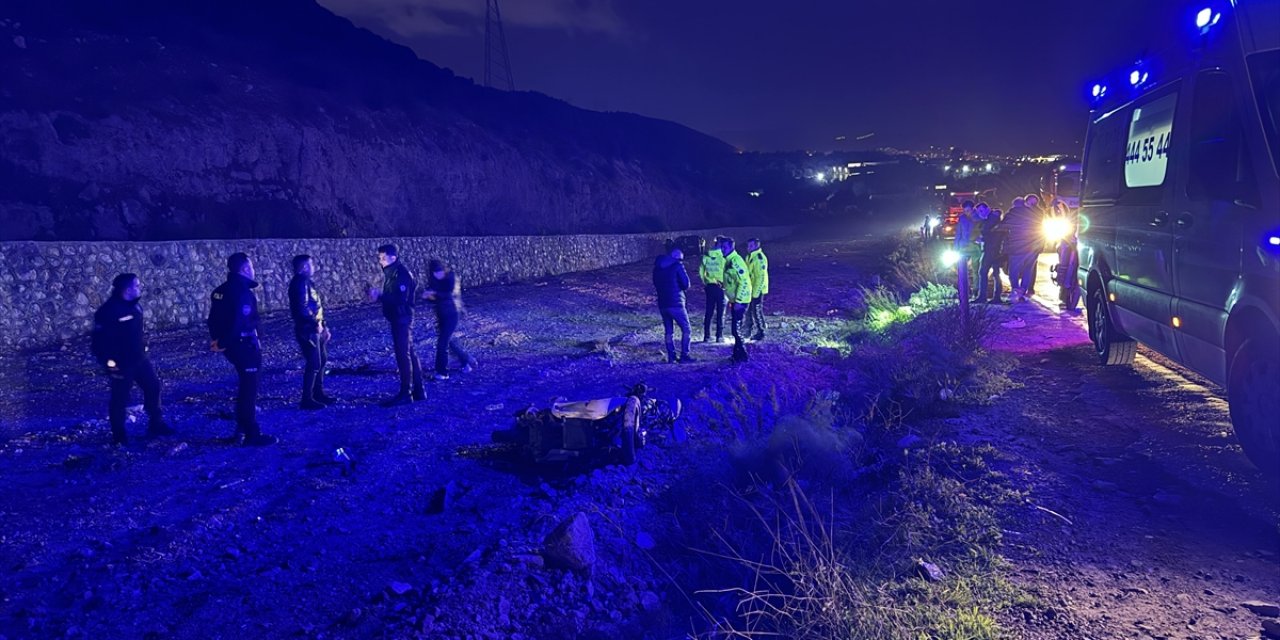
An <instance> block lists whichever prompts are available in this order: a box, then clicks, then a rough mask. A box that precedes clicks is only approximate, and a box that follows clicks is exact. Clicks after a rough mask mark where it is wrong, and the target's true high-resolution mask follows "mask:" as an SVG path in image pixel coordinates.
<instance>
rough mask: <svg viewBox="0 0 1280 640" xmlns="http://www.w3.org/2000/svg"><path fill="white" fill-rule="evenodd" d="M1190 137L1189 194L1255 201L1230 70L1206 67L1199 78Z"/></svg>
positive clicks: (1203, 198)
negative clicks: (1228, 71) (1208, 68)
mask: <svg viewBox="0 0 1280 640" xmlns="http://www.w3.org/2000/svg"><path fill="white" fill-rule="evenodd" d="M1190 140H1191V146H1190V148H1188V149H1187V154H1188V156H1187V159H1188V165H1187V167H1188V174H1187V177H1188V180H1187V197H1188V198H1190V199H1191V200H1192V201H1194V202H1209V201H1213V200H1217V201H1225V202H1234V201H1236V200H1242V201H1244V202H1246V203H1248V204H1255V202H1254V201H1255V200H1256V198H1252V197H1251V194H1250V191H1253V190H1252V189H1250V188H1249V186H1250V183H1252V181H1253V180H1252V178H1253V171H1252V167H1251V166H1249V165H1248V154H1247V153H1246V149H1245V147H1244V145H1243V144H1242V143H1243V135H1242V127H1241V121H1240V112H1239V109H1238V108H1237V104H1236V100H1235V93H1234V92H1233V91H1232V88H1231V76H1230V75H1228V74H1227V73H1225V72H1222V71H1218V70H1210V71H1203V72H1201V73H1200V75H1199V77H1198V78H1197V79H1196V93H1195V97H1194V99H1193V102H1192V106H1191V137H1190Z"/></svg>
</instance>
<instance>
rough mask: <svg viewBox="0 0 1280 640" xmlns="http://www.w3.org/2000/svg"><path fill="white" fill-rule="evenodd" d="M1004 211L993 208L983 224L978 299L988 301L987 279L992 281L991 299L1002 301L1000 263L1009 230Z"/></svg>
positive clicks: (1002, 288)
mask: <svg viewBox="0 0 1280 640" xmlns="http://www.w3.org/2000/svg"><path fill="white" fill-rule="evenodd" d="M1003 217H1004V212H1002V211H1000V210H999V209H992V210H991V213H990V214H988V215H987V217H986V220H984V221H983V224H982V230H981V234H982V260H981V261H980V262H979V263H978V301H979V302H986V301H987V300H988V299H987V279H988V278H990V279H991V281H992V283H993V284H992V293H991V298H990V301H991V302H993V303H996V304H999V303H1000V296H1001V295H1002V294H1003V292H1004V283H1003V282H1001V280H1000V271H1001V268H1000V265H1001V264H1002V263H1003V261H1004V240H1005V237H1006V236H1007V235H1008V230H1007V229H1006V228H1005V225H1004V220H1003Z"/></svg>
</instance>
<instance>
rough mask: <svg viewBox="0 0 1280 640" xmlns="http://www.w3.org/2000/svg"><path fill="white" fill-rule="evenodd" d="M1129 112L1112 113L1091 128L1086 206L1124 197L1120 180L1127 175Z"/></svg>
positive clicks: (1124, 110) (1085, 179) (1085, 186)
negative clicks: (1125, 145) (1126, 157)
mask: <svg viewBox="0 0 1280 640" xmlns="http://www.w3.org/2000/svg"><path fill="white" fill-rule="evenodd" d="M1128 124H1129V110H1128V109H1122V110H1120V111H1118V112H1116V113H1112V114H1110V115H1108V116H1106V117H1104V118H1102V119H1100V120H1098V121H1096V122H1094V123H1093V125H1092V126H1091V127H1089V146H1088V150H1087V151H1086V152H1085V153H1086V156H1087V158H1086V163H1087V164H1086V165H1085V167H1084V187H1083V189H1081V192H1080V195H1081V196H1082V198H1081V199H1082V200H1083V201H1084V202H1091V201H1092V202H1096V201H1099V200H1115V199H1116V198H1117V197H1119V196H1120V180H1121V179H1122V177H1123V175H1124V137H1125V134H1126V133H1127V130H1128Z"/></svg>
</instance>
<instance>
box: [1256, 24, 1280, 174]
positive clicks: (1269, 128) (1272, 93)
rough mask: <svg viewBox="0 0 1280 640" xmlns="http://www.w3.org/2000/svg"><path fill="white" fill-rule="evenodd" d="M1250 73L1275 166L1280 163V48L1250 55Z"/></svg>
mask: <svg viewBox="0 0 1280 640" xmlns="http://www.w3.org/2000/svg"><path fill="white" fill-rule="evenodd" d="M1249 73H1250V75H1252V76H1253V88H1254V92H1255V93H1256V94H1257V96H1258V113H1259V114H1261V115H1262V127H1263V129H1265V130H1266V133H1267V142H1268V144H1270V145H1271V158H1272V160H1273V161H1274V162H1273V163H1272V164H1273V166H1274V165H1276V164H1280V49H1277V50H1274V51H1265V52H1262V53H1256V54H1254V55H1252V56H1250V57H1249Z"/></svg>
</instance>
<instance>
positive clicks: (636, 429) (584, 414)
mask: <svg viewBox="0 0 1280 640" xmlns="http://www.w3.org/2000/svg"><path fill="white" fill-rule="evenodd" d="M680 410H681V404H680V401H679V400H675V401H674V402H668V401H666V400H661V399H658V398H655V397H653V396H652V395H651V390H650V389H649V387H648V386H647V385H645V384H644V383H640V384H637V385H635V386H633V387H631V388H630V389H628V390H627V392H626V395H624V396H617V397H612V398H598V399H595V400H578V401H572V402H571V401H568V400H565V399H563V398H557V399H556V400H555V401H553V402H552V404H551V407H550V408H547V409H535V408H534V407H529V408H527V409H524V410H522V411H520V412H518V413H517V414H516V424H515V427H513V428H511V429H502V430H499V431H495V432H493V441H494V442H497V443H511V444H515V445H517V446H518V447H519V448H520V449H521V452H522V453H523V454H524V455H525V456H527V457H528V458H530V459H531V460H533V461H534V462H536V463H554V462H569V461H574V460H577V461H588V462H603V463H608V462H619V463H622V464H632V463H634V462H635V461H636V450H637V449H640V448H642V447H644V446H645V444H647V443H648V442H649V441H650V440H651V439H666V438H670V439H673V440H675V441H677V442H678V441H683V440H684V431H683V430H682V429H681V428H680V427H679V425H678V423H677V419H678V418H679V417H680Z"/></svg>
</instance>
